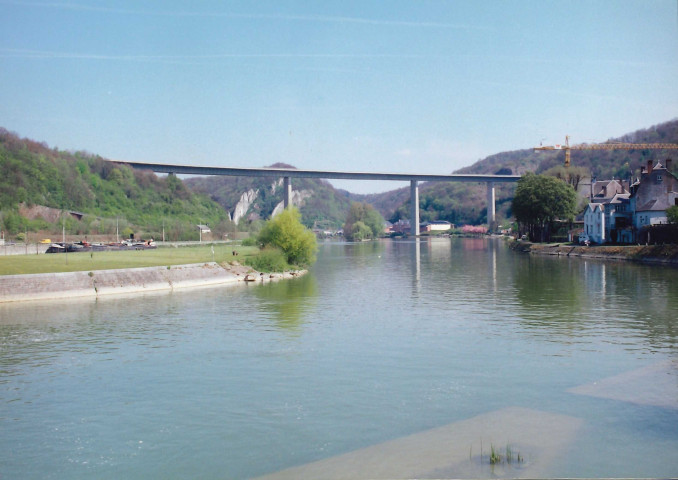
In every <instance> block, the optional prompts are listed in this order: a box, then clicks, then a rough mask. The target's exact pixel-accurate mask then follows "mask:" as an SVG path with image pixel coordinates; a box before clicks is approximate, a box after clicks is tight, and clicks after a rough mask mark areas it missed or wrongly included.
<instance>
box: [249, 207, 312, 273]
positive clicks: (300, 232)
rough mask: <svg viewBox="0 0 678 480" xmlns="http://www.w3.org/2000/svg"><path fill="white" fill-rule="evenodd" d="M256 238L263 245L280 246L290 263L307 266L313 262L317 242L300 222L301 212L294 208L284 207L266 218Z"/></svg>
mask: <svg viewBox="0 0 678 480" xmlns="http://www.w3.org/2000/svg"><path fill="white" fill-rule="evenodd" d="M257 238H258V240H259V243H261V244H263V245H264V246H269V245H270V246H273V247H278V248H280V249H281V250H282V251H283V252H284V253H285V255H286V257H287V263H289V264H290V265H299V266H307V265H310V264H312V263H313V262H315V254H316V251H317V249H318V243H317V241H316V238H315V235H314V234H313V232H312V231H311V230H309V229H308V228H306V227H305V226H304V225H303V224H302V223H301V213H299V210H297V209H296V208H286V209H285V210H283V212H282V213H280V214H279V215H277V216H275V217H274V218H272V219H270V220H268V221H267V222H266V223H265V224H264V226H263V228H262V229H261V232H259V236H258V237H257Z"/></svg>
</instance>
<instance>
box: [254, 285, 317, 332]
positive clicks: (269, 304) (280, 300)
mask: <svg viewBox="0 0 678 480" xmlns="http://www.w3.org/2000/svg"><path fill="white" fill-rule="evenodd" d="M253 291H254V294H255V296H256V297H257V299H258V303H257V306H258V307H259V309H260V311H262V312H266V313H268V314H269V316H270V317H272V318H273V320H274V321H275V323H274V324H275V326H276V327H277V328H279V329H281V330H285V331H288V332H297V333H298V332H299V331H300V329H301V327H302V326H303V324H304V323H305V319H306V316H307V315H308V312H309V311H311V310H312V309H313V307H314V306H315V304H316V299H317V296H318V285H317V282H316V279H315V277H314V276H313V274H311V273H309V274H306V275H303V276H302V277H299V278H296V279H294V280H284V281H279V282H270V283H266V284H264V285H258V286H256V288H254V289H253Z"/></svg>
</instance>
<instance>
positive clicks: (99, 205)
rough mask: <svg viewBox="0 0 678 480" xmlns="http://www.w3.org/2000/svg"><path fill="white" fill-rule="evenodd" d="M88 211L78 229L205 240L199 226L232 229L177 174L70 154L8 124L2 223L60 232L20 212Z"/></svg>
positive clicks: (0, 184) (0, 183)
mask: <svg viewBox="0 0 678 480" xmlns="http://www.w3.org/2000/svg"><path fill="white" fill-rule="evenodd" d="M20 204H23V205H28V206H32V205H40V206H46V207H51V208H54V209H58V210H67V211H77V212H81V213H84V214H85V216H84V217H83V219H82V221H80V222H76V221H75V220H74V219H73V217H72V216H67V221H68V224H67V229H68V231H69V232H70V233H72V234H76V233H77V234H85V235H86V234H97V233H103V234H109V233H111V232H110V230H111V228H112V231H113V233H115V228H116V222H117V224H118V226H124V227H129V229H130V230H131V231H133V232H136V233H138V234H142V235H145V236H154V237H155V238H159V237H160V234H161V231H162V229H163V226H164V227H165V230H166V231H167V232H168V235H170V236H173V237H174V238H177V239H179V238H192V237H193V236H195V237H196V238H197V236H198V233H197V227H196V224H198V223H207V224H210V225H211V226H213V227H215V228H217V227H218V226H221V227H222V229H224V230H226V229H228V227H229V226H228V225H227V222H228V215H227V213H226V212H225V211H224V210H223V209H222V208H221V207H220V206H219V205H218V204H217V203H215V202H213V201H212V200H210V199H209V198H208V197H206V196H204V195H200V194H195V193H193V192H191V191H190V190H188V189H187V188H186V186H185V185H184V183H183V182H182V181H181V180H180V179H178V178H177V177H176V176H167V177H158V176H156V175H155V174H153V173H151V172H146V171H139V170H133V169H131V168H129V167H126V166H122V165H119V164H116V163H113V162H110V161H107V160H105V159H104V158H102V157H100V156H97V155H92V154H89V153H86V152H64V151H60V150H57V149H51V148H49V147H48V146H47V145H45V144H44V143H38V142H35V141H33V140H28V139H25V138H20V137H19V136H18V135H16V134H14V133H11V132H8V131H7V130H5V129H3V128H0V212H1V213H0V216H1V217H0V226H1V227H2V229H3V230H4V231H5V232H7V233H8V234H10V235H12V234H16V233H18V232H23V231H25V230H27V231H35V230H47V231H49V230H53V229H55V228H57V227H58V231H59V232H60V231H61V224H59V225H50V224H49V222H47V221H45V220H44V219H41V218H38V219H27V218H24V217H22V216H20V215H19V213H18V212H19V205H20Z"/></svg>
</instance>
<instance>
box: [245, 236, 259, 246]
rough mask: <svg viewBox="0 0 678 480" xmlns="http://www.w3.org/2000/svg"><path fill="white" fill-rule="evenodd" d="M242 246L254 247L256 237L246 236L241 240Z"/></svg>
mask: <svg viewBox="0 0 678 480" xmlns="http://www.w3.org/2000/svg"><path fill="white" fill-rule="evenodd" d="M242 246H243V247H256V246H257V239H256V238H255V237H247V238H246V239H244V240H243V241H242Z"/></svg>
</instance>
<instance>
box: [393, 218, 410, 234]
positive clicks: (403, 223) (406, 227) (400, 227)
mask: <svg viewBox="0 0 678 480" xmlns="http://www.w3.org/2000/svg"><path fill="white" fill-rule="evenodd" d="M390 231H391V233H409V232H410V221H409V220H403V219H400V220H398V221H397V222H395V223H394V224H393V225H391V229H390Z"/></svg>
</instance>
